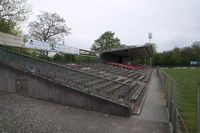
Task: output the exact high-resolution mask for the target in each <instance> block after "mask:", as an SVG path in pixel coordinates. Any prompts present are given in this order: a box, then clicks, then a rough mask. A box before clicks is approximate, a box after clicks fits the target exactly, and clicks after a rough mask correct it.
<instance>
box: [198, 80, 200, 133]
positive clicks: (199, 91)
mask: <svg viewBox="0 0 200 133" xmlns="http://www.w3.org/2000/svg"><path fill="white" fill-rule="evenodd" d="M197 133H200V81H199V85H198V88H197Z"/></svg>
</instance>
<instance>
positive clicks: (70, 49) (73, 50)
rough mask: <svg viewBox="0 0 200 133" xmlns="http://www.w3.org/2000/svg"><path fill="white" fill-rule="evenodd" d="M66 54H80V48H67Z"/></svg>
mask: <svg viewBox="0 0 200 133" xmlns="http://www.w3.org/2000/svg"><path fill="white" fill-rule="evenodd" d="M65 53H68V54H79V49H78V48H74V47H70V46H65Z"/></svg>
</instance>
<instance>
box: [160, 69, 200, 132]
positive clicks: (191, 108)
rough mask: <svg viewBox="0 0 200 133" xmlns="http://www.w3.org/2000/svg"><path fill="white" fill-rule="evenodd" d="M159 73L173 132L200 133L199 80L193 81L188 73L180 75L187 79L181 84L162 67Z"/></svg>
mask: <svg viewBox="0 0 200 133" xmlns="http://www.w3.org/2000/svg"><path fill="white" fill-rule="evenodd" d="M158 75H159V77H160V80H161V84H162V89H163V92H164V98H165V101H166V108H167V112H168V120H169V125H170V128H171V133H200V82H199V84H198V81H192V78H191V77H190V76H187V75H186V76H185V77H180V78H185V79H186V80H184V81H186V82H185V83H183V84H181V83H180V82H177V81H176V80H174V79H173V78H172V77H171V76H169V75H168V74H167V73H166V72H165V71H164V69H160V68H158ZM188 75H191V74H190V73H188ZM199 76H200V75H199ZM194 84H195V85H194Z"/></svg>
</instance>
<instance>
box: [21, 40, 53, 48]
mask: <svg viewBox="0 0 200 133" xmlns="http://www.w3.org/2000/svg"><path fill="white" fill-rule="evenodd" d="M24 47H26V48H33V49H38V50H47V51H48V50H50V49H51V45H50V44H49V43H47V42H42V41H38V40H35V39H30V38H28V39H26V42H25V44H24Z"/></svg>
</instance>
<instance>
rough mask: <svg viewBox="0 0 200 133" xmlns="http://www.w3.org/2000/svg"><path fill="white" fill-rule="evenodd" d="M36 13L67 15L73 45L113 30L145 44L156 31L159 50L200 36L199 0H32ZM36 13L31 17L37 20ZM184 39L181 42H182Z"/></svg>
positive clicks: (84, 45)
mask: <svg viewBox="0 0 200 133" xmlns="http://www.w3.org/2000/svg"><path fill="white" fill-rule="evenodd" d="M29 3H31V4H32V5H33V12H34V14H33V16H35V15H36V14H38V13H39V11H40V10H43V11H49V12H57V13H58V14H59V15H60V16H62V17H64V18H65V19H66V21H67V24H68V25H69V27H71V28H72V35H70V36H69V37H68V38H67V37H66V40H67V41H68V43H69V44H70V45H71V46H74V47H79V48H84V49H89V48H90V46H91V44H92V43H93V41H94V40H95V39H97V37H99V36H100V35H101V34H102V33H103V32H105V31H107V30H111V31H113V32H115V33H116V35H117V36H118V37H119V38H120V39H121V42H122V43H125V44H127V45H133V44H144V43H145V42H147V41H148V39H147V33H148V32H153V41H154V42H155V43H156V44H157V46H158V51H163V50H169V49H171V48H173V47H174V46H177V45H180V46H186V45H190V44H191V43H192V42H194V41H196V40H200V38H199V37H200V36H199V35H200V25H199V23H200V8H199V7H198V6H199V5H200V1H199V0H166V1H161V0H84V1H83V0H56V1H55V0H29ZM33 19H34V17H32V18H31V19H30V20H33ZM179 42H180V43H179Z"/></svg>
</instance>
